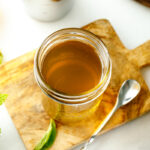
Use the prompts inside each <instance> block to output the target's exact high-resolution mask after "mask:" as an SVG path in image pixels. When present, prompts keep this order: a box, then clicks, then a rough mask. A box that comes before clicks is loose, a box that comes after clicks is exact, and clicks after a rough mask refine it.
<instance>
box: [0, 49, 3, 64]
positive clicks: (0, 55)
mask: <svg viewBox="0 0 150 150" xmlns="http://www.w3.org/2000/svg"><path fill="white" fill-rule="evenodd" d="M2 61H3V54H2V53H1V51H0V64H1V63H2Z"/></svg>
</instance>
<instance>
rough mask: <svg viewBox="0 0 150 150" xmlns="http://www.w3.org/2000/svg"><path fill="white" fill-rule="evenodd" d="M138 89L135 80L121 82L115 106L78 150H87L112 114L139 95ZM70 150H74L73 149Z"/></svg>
mask: <svg viewBox="0 0 150 150" xmlns="http://www.w3.org/2000/svg"><path fill="white" fill-rule="evenodd" d="M140 88H141V87H140V84H139V83H138V82H137V81H136V80H126V81H124V82H123V84H122V86H121V88H120V90H119V94H118V96H117V100H116V103H115V106H114V107H113V109H112V110H111V112H110V113H109V114H108V115H107V117H106V118H105V120H104V121H103V122H102V123H101V124H100V125H99V127H98V128H97V129H96V131H95V132H94V133H93V135H92V136H91V137H90V138H89V140H88V141H87V142H86V143H85V144H84V146H83V147H81V148H80V150H87V149H88V146H89V144H91V143H92V142H93V141H94V139H95V137H96V136H97V135H98V133H99V132H100V131H101V130H102V129H103V127H104V126H105V125H106V123H107V122H108V121H109V119H110V118H111V117H112V115H113V114H114V112H116V110H117V109H118V108H120V107H121V106H123V105H126V104H127V103H129V102H131V101H132V100H133V98H135V97H136V96H137V94H138V93H139V91H140ZM72 150H74V148H73V149H72Z"/></svg>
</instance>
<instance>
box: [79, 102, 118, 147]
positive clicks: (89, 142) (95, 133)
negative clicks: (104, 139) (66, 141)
mask: <svg viewBox="0 0 150 150" xmlns="http://www.w3.org/2000/svg"><path fill="white" fill-rule="evenodd" d="M118 108H119V105H118V103H116V104H115V106H114V107H113V109H112V110H111V112H110V113H109V114H108V115H107V117H106V118H105V119H104V120H103V122H102V123H101V124H100V125H99V126H98V128H97V129H96V131H95V132H94V133H93V135H92V136H91V137H90V139H89V140H88V141H87V142H86V143H85V144H84V146H83V147H82V148H81V149H80V150H87V147H88V145H89V144H91V143H92V142H93V141H94V140H95V137H96V136H97V134H98V133H99V132H100V131H101V130H102V129H103V127H104V126H105V125H106V123H107V122H108V121H109V119H110V118H111V116H112V115H113V114H114V112H115V111H116V110H117V109H118Z"/></svg>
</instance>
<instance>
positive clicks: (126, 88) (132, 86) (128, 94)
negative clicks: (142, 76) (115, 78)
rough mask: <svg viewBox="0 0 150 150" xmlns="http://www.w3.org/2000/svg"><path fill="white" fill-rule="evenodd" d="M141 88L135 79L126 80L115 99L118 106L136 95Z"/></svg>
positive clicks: (126, 102)
mask: <svg viewBox="0 0 150 150" xmlns="http://www.w3.org/2000/svg"><path fill="white" fill-rule="evenodd" d="M140 89H141V86H140V84H139V83H138V82H137V81H135V80H126V81H125V82H124V83H123V84H122V86H121V88H120V91H119V95H118V98H117V101H118V103H119V106H122V105H126V104H128V103H129V102H130V101H131V100H132V99H133V98H135V97H136V96H137V94H138V93H139V91H140Z"/></svg>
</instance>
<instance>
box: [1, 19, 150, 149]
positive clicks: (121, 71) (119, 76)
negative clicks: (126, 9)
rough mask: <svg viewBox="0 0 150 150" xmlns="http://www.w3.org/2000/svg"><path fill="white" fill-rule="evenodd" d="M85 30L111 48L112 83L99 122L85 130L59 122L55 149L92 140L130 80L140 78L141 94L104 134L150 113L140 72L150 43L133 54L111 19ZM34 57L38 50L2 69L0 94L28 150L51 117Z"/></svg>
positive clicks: (147, 59)
mask: <svg viewBox="0 0 150 150" xmlns="http://www.w3.org/2000/svg"><path fill="white" fill-rule="evenodd" d="M83 29H85V30H88V31H91V32H93V33H94V34H96V35H97V36H98V37H100V38H101V39H102V41H103V42H104V44H105V45H106V47H107V48H108V51H109V53H110V56H111V59H112V77H111V82H110V84H109V87H108V89H107V90H106V92H105V94H104V98H103V101H102V102H101V104H100V107H99V113H100V115H99V117H98V118H97V120H95V121H94V122H93V120H89V121H88V122H87V123H86V125H85V126H82V127H79V126H77V125H76V126H73V125H72V126H71V125H70V126H67V125H62V124H58V123H57V138H56V141H55V143H54V145H53V146H52V148H51V149H52V150H66V149H68V148H71V147H72V146H73V145H75V144H78V143H81V142H82V141H84V140H85V139H86V138H87V137H89V135H90V134H91V133H92V132H93V129H94V128H95V127H96V126H97V125H98V124H99V123H100V122H101V121H102V120H103V119H104V118H105V117H106V115H107V114H108V113H109V111H110V110H111V109H112V107H113V106H114V102H115V99H116V96H117V93H118V90H119V87H120V85H121V84H122V82H123V81H124V80H126V79H136V80H137V81H138V82H140V84H141V87H142V88H141V91H140V94H139V95H138V96H137V98H135V99H134V100H133V101H132V102H131V103H130V104H128V105H126V106H124V107H122V108H120V109H119V110H118V111H117V112H116V113H115V114H114V116H113V117H112V119H111V120H110V121H109V123H108V124H107V125H106V127H105V128H104V130H103V132H105V131H108V130H110V129H112V128H115V127H117V126H120V125H122V124H124V123H126V122H128V121H130V120H132V119H135V118H137V117H139V116H141V115H143V114H144V113H146V112H147V111H149V110H150V92H149V89H148V87H147V85H146V83H145V81H144V79H143V77H142V75H141V73H140V68H141V67H143V66H146V65H149V64H150V41H148V42H146V43H144V44H143V45H141V46H139V47H137V48H135V49H134V50H132V51H129V50H128V49H126V48H125V47H124V45H123V44H122V42H121V41H120V39H119V38H118V36H117V34H116V32H115V31H114V29H113V28H112V26H111V24H110V23H109V21H107V20H97V21H95V22H93V23H90V24H88V25H86V26H84V27H83ZM34 54H35V51H32V52H30V53H27V54H25V55H23V56H21V57H19V58H16V59H15V60H12V61H10V62H7V63H5V64H3V65H1V66H0V93H7V94H8V95H9V96H8V99H7V101H6V103H5V104H6V107H7V109H8V112H9V114H10V116H11V117H12V120H13V122H14V124H15V126H16V128H17V129H18V131H19V133H20V136H21V137H22V139H23V141H24V144H25V146H26V148H27V150H33V148H34V146H35V144H36V143H37V142H38V141H39V140H40V138H41V137H42V136H43V134H44V133H45V131H46V130H47V128H48V124H49V116H48V115H47V114H46V113H45V112H44V110H43V107H42V105H41V98H42V92H41V90H40V89H39V87H38V86H37V84H36V82H35V79H34V75H33V58H34ZM92 124H93V125H92ZM92 127H93V128H92Z"/></svg>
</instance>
